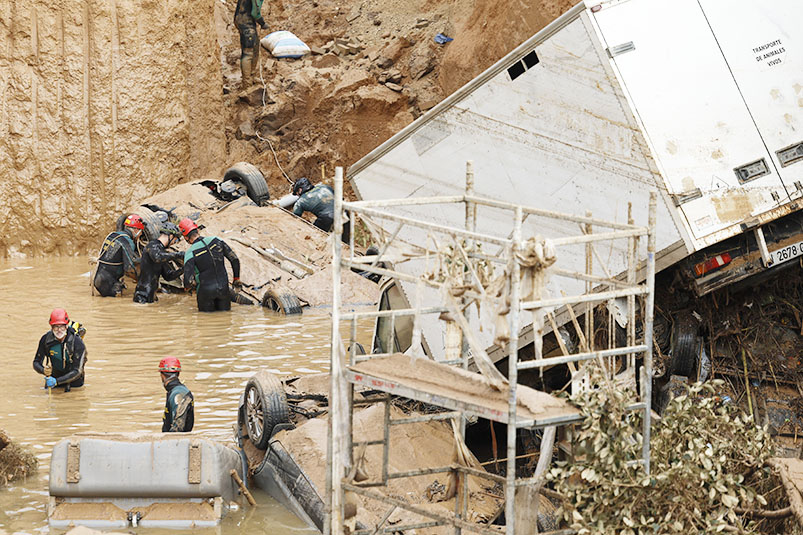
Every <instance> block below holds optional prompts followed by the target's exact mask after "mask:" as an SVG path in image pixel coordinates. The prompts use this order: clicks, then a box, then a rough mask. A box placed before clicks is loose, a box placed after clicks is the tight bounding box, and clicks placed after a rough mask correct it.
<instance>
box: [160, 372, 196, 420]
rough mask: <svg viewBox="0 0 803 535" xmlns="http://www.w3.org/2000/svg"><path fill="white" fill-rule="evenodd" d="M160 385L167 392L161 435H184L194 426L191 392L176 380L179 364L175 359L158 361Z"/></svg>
mask: <svg viewBox="0 0 803 535" xmlns="http://www.w3.org/2000/svg"><path fill="white" fill-rule="evenodd" d="M159 372H160V373H161V375H162V385H164V387H165V390H167V398H166V399H165V411H164V414H163V415H162V433H174V432H178V433H186V432H188V431H192V426H193V425H194V424H195V410H194V404H195V402H194V400H193V397H192V392H190V389H189V388H187V387H186V386H184V385H183V384H182V382H181V381H180V380H179V378H178V374H179V373H181V362H180V361H179V360H178V359H177V358H176V357H165V358H163V359H162V360H160V361H159Z"/></svg>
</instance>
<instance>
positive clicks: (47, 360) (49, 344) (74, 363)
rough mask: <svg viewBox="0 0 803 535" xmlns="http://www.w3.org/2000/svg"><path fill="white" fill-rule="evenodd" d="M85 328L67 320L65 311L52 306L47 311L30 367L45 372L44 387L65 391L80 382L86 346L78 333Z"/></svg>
mask: <svg viewBox="0 0 803 535" xmlns="http://www.w3.org/2000/svg"><path fill="white" fill-rule="evenodd" d="M85 332H86V329H84V328H83V327H81V326H80V324H77V323H74V322H70V318H69V317H68V316H67V311H66V310H64V309H63V308H55V309H53V312H51V313H50V330H49V331H48V332H47V333H45V334H44V336H42V338H40V339H39V347H38V348H37V349H36V355H35V356H34V358H33V369H34V370H36V372H37V373H41V374H42V375H44V376H45V388H55V387H58V386H60V387H63V388H64V390H65V391H67V392H69V391H70V389H71V388H73V387H79V386H83V384H84V364H86V346H85V345H84V341H83V340H81V336H83V333H85Z"/></svg>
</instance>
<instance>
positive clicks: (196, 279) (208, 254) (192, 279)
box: [178, 217, 242, 312]
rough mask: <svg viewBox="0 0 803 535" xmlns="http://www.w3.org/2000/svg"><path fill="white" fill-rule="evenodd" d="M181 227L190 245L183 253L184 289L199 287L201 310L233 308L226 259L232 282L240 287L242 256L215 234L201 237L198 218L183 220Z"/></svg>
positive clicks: (180, 223) (198, 297) (199, 305)
mask: <svg viewBox="0 0 803 535" xmlns="http://www.w3.org/2000/svg"><path fill="white" fill-rule="evenodd" d="M178 228H179V229H180V230H181V234H183V235H184V239H185V240H187V242H188V243H189V244H190V248H189V249H187V251H186V252H185V253H184V288H185V289H190V288H191V287H192V286H193V285H195V287H196V292H197V297H196V299H197V302H198V310H200V311H201V312H214V311H215V310H231V292H230V290H229V274H228V273H227V272H226V264H225V263H224V261H223V259H224V258H227V259H228V260H229V263H230V264H231V271H232V275H233V277H234V278H233V279H232V285H233V286H234V287H235V288H236V289H239V288H240V287H241V286H242V284H241V283H240V259H239V258H237V255H236V254H235V253H234V251H232V250H231V247H229V246H228V244H227V243H226V242H224V241H223V240H221V239H220V238H217V237H215V236H210V237H202V236H201V234H200V231H199V229H198V225H196V224H195V221H193V220H192V219H190V218H189V217H185V218H184V219H182V220H181V221H180V222H179V224H178Z"/></svg>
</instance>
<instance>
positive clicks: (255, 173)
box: [223, 162, 270, 206]
mask: <svg viewBox="0 0 803 535" xmlns="http://www.w3.org/2000/svg"><path fill="white" fill-rule="evenodd" d="M223 180H224V181H226V180H239V181H240V182H242V183H243V184H245V188H246V189H247V190H248V196H249V197H250V198H251V200H252V201H254V202H255V203H256V205H257V206H264V205H265V204H267V202H268V201H269V200H270V192H269V191H268V183H267V182H266V181H265V177H264V176H263V175H262V172H261V171H260V170H259V169H257V168H256V166H255V165H253V164H250V163H248V162H239V163H236V164H234V165H232V166H231V167H229V168H228V169H227V170H226V172H225V173H224V175H223Z"/></svg>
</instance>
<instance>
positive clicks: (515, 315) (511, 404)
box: [505, 206, 522, 535]
mask: <svg viewBox="0 0 803 535" xmlns="http://www.w3.org/2000/svg"><path fill="white" fill-rule="evenodd" d="M521 218H522V209H521V207H520V206H517V207H516V211H515V215H514V218H513V250H512V254H511V262H512V263H513V266H512V267H511V281H510V313H509V316H510V340H509V341H508V347H509V348H510V353H509V356H508V385H509V388H510V390H509V395H508V425H507V463H506V466H507V472H506V474H505V476H506V477H505V479H506V483H505V533H506V534H507V535H514V534H515V527H516V521H515V518H516V510H515V502H516V499H515V498H516V425H515V422H516V405H517V402H516V387H517V383H518V380H519V375H518V368H519V366H518V361H519V316H520V314H521V312H520V302H521V265H520V264H519V261H518V259H517V254H518V252H519V249H520V248H521Z"/></svg>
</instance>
